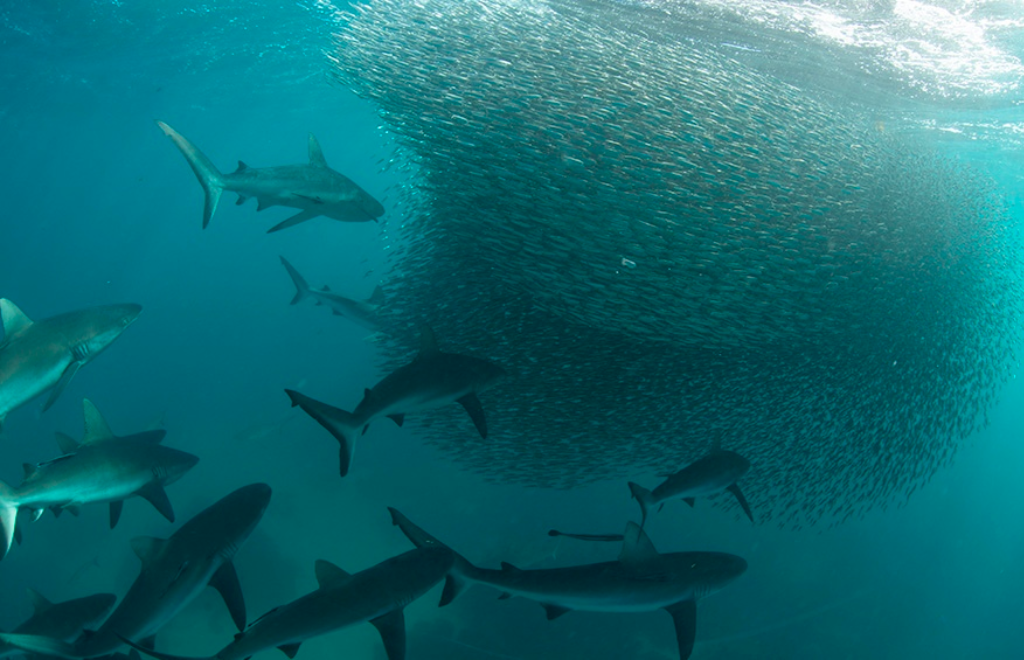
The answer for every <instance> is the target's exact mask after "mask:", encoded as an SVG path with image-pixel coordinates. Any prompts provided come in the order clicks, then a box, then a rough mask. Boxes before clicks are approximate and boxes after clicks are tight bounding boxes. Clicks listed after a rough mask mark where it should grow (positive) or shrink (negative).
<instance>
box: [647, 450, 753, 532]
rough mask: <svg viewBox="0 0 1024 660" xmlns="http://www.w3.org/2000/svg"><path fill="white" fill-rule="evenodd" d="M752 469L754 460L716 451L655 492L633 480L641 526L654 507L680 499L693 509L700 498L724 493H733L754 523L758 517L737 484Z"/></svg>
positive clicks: (669, 478)
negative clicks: (755, 516) (751, 462)
mask: <svg viewBox="0 0 1024 660" xmlns="http://www.w3.org/2000/svg"><path fill="white" fill-rule="evenodd" d="M749 469H750V461H748V460H747V459H745V458H744V457H742V456H740V455H739V454H737V453H736V452H734V451H728V450H726V449H715V450H714V451H712V452H711V453H710V454H708V455H707V456H704V457H702V458H699V459H697V460H696V461H694V462H693V463H691V464H689V465H687V466H686V467H684V468H683V469H682V470H679V471H678V472H676V473H674V474H670V475H668V478H666V479H665V481H663V482H662V483H661V484H659V485H658V486H657V487H656V488H655V489H654V490H647V489H646V488H644V487H642V486H640V485H638V484H636V483H633V482H632V481H631V482H629V491H630V492H631V493H632V494H633V497H634V498H635V499H636V501H637V502H638V503H639V504H640V512H641V514H642V515H643V521H642V522H641V527H642V526H643V525H644V523H646V521H647V513H648V510H649V509H650V508H651V507H652V506H656V505H660V504H664V503H665V502H667V501H669V500H676V499H681V500H683V501H684V502H686V503H687V504H689V505H690V506H693V504H694V498H696V497H704V496H707V495H715V494H717V493H721V492H724V491H729V492H730V493H732V494H733V496H734V497H735V498H736V500H737V501H738V502H739V504H740V507H742V509H743V512H744V513H746V514H747V517H748V518H750V522H754V514H753V512H751V510H750V505H749V504H747V498H745V497H744V496H743V492H742V491H740V487H739V486H738V485H737V484H736V482H737V481H738V480H739V479H740V477H742V476H743V475H744V474H746V473H747V470H749Z"/></svg>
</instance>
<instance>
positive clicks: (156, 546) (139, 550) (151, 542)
mask: <svg viewBox="0 0 1024 660" xmlns="http://www.w3.org/2000/svg"><path fill="white" fill-rule="evenodd" d="M131 543H132V552H134V553H135V556H136V557H138V558H139V561H141V562H142V566H143V567H145V566H147V565H148V564H149V562H151V561H153V558H154V557H155V556H156V555H158V554H159V553H160V549H161V548H162V547H163V545H164V543H166V541H165V540H164V539H158V538H156V537H154V536H136V537H135V538H133V539H132V541H131Z"/></svg>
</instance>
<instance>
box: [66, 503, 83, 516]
mask: <svg viewBox="0 0 1024 660" xmlns="http://www.w3.org/2000/svg"><path fill="white" fill-rule="evenodd" d="M64 508H65V509H67V510H68V513H70V514H71V515H73V516H74V517H75V518H77V517H78V516H80V515H81V514H82V509H81V507H79V506H78V505H76V504H70V505H68V506H65V507H64Z"/></svg>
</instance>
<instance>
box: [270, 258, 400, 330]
mask: <svg viewBox="0 0 1024 660" xmlns="http://www.w3.org/2000/svg"><path fill="white" fill-rule="evenodd" d="M281 263H282V264H283V265H284V268H285V270H287V271H288V274H289V275H290V276H291V278H292V282H293V283H294V284H295V297H294V298H292V302H291V304H292V305H295V304H298V303H299V302H301V301H303V300H305V299H306V298H312V299H313V300H314V301H316V304H317V306H320V305H323V306H325V307H328V308H329V309H330V310H331V313H332V314H334V315H335V316H343V317H345V318H346V319H348V320H349V321H352V322H353V323H356V324H358V325H361V326H362V327H364V328H366V329H367V330H372V331H373V332H379V331H380V319H379V318H378V317H377V309H378V308H379V307H380V305H381V303H382V302H383V301H384V291H383V290H382V289H381V288H380V287H379V286H378V287H377V288H376V289H374V291H373V295H371V296H370V298H369V299H368V300H352V299H351V298H346V297H345V296H340V295H338V294H336V293H334V292H332V291H331V290H330V289H329V288H327V287H326V286H325V287H324V288H323V289H321V290H319V291H317V290H316V289H313V288H310V286H309V284H308V283H307V282H306V280H305V278H303V277H302V275H300V274H299V271H297V270H295V267H294V266H292V265H291V264H290V263H288V260H287V259H285V258H284V257H281Z"/></svg>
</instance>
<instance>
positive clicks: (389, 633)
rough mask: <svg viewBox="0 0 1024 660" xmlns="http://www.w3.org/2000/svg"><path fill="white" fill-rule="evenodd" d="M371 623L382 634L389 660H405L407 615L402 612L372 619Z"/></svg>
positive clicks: (398, 611) (396, 611) (397, 611)
mask: <svg viewBox="0 0 1024 660" xmlns="http://www.w3.org/2000/svg"><path fill="white" fill-rule="evenodd" d="M370 623H372V624H373V626H374V627H375V628H376V629H377V630H378V631H379V632H380V638H381V640H382V641H383V642H384V653H386V654H387V656H388V660H405V614H404V613H403V612H402V610H395V611H394V612H388V613H387V614H385V615H384V616H379V617H377V618H376V619H370Z"/></svg>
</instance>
